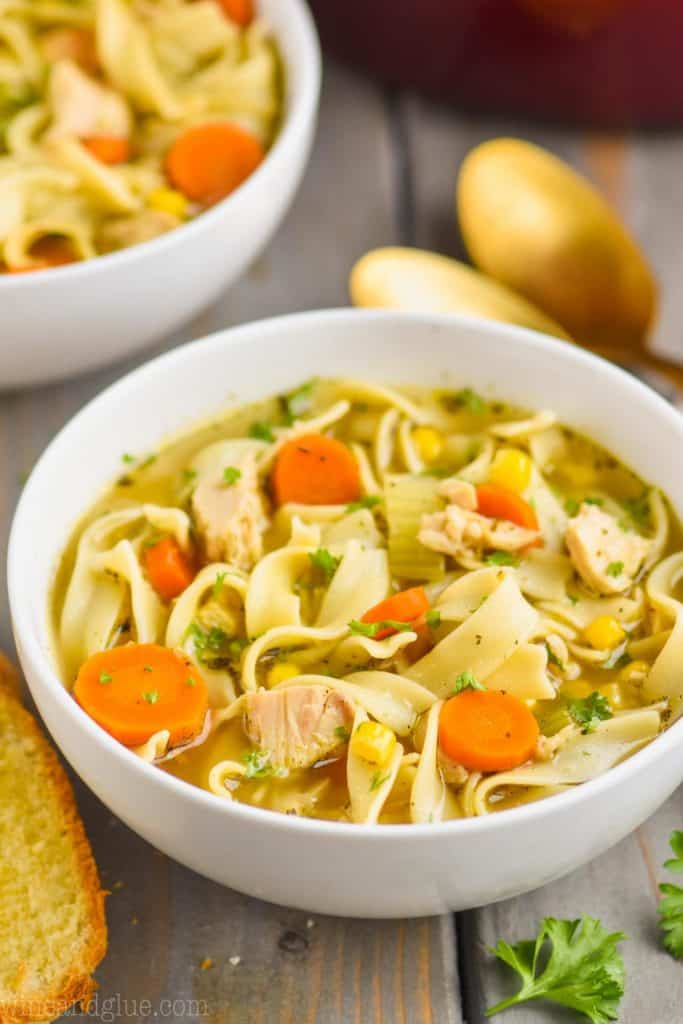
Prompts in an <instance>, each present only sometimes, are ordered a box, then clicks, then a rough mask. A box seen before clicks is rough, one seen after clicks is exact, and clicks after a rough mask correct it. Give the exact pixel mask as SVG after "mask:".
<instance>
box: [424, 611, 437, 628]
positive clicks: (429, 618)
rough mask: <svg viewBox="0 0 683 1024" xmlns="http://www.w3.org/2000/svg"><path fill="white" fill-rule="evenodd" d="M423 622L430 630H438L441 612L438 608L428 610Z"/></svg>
mask: <svg viewBox="0 0 683 1024" xmlns="http://www.w3.org/2000/svg"><path fill="white" fill-rule="evenodd" d="M425 622H426V623H427V625H428V626H429V628H430V629H438V628H439V626H440V625H441V612H440V611H439V609H438V608H430V609H429V611H428V612H427V614H426V615H425Z"/></svg>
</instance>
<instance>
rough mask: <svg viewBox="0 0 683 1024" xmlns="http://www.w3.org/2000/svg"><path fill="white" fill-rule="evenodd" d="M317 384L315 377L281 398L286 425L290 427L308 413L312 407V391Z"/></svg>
mask: <svg viewBox="0 0 683 1024" xmlns="http://www.w3.org/2000/svg"><path fill="white" fill-rule="evenodd" d="M317 383H318V378H317V377H312V378H311V380H307V381H305V383H303V384H302V385H301V386H300V387H298V388H295V390H294V391H290V392H289V394H288V395H283V396H282V398H281V402H282V407H283V410H284V414H285V419H286V421H287V423H288V424H289V425H290V426H291V425H292V423H294V421H295V420H298V419H299V417H301V416H303V415H304V414H305V413H307V412H310V411H311V408H312V407H313V389H314V388H315V386H316V384H317Z"/></svg>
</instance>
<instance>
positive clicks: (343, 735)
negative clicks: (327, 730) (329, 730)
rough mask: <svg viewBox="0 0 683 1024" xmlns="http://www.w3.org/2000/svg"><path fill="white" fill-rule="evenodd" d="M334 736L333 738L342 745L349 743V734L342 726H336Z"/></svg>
mask: <svg viewBox="0 0 683 1024" xmlns="http://www.w3.org/2000/svg"><path fill="white" fill-rule="evenodd" d="M334 735H335V736H336V737H337V739H338V740H340V741H341V742H342V743H348V742H349V740H350V739H351V733H350V732H349V730H348V729H347V728H346V727H345V726H343V725H338V726H337V728H336V729H335V730H334Z"/></svg>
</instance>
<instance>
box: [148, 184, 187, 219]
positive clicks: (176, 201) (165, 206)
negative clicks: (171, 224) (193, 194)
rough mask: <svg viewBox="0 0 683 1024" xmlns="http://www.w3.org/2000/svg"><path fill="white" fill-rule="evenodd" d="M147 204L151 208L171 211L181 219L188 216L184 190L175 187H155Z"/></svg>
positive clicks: (165, 211) (166, 211) (163, 211)
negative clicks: (179, 190) (177, 189)
mask: <svg viewBox="0 0 683 1024" xmlns="http://www.w3.org/2000/svg"><path fill="white" fill-rule="evenodd" d="M147 206H148V207H149V208H150V210H159V211H160V212H161V213H170V214H172V215H173V216H174V217H178V218H179V219H180V220H185V218H186V217H187V199H186V198H185V196H184V195H183V194H182V192H177V191H176V190H175V189H174V188H165V187H162V188H155V189H154V191H153V192H150V193H149V195H148V196H147Z"/></svg>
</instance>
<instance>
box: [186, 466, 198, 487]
mask: <svg viewBox="0 0 683 1024" xmlns="http://www.w3.org/2000/svg"><path fill="white" fill-rule="evenodd" d="M196 479H197V470H196V469H184V470H183V481H184V483H186V484H192V483H194V481H195V480H196Z"/></svg>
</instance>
